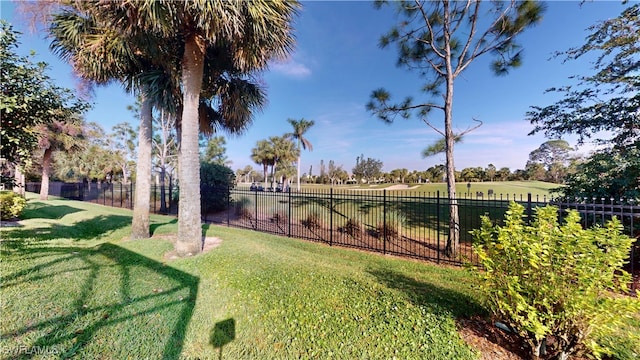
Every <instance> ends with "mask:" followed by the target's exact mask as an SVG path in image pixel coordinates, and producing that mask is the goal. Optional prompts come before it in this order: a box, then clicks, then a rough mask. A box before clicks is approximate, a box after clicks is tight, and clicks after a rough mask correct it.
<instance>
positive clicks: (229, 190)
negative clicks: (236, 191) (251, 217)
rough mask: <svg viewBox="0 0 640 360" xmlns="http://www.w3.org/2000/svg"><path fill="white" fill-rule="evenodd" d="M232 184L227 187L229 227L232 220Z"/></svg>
mask: <svg viewBox="0 0 640 360" xmlns="http://www.w3.org/2000/svg"><path fill="white" fill-rule="evenodd" d="M231 186H232V185H231V184H229V185H227V227H229V226H230V225H229V223H230V219H229V217H230V216H231V214H230V213H231V211H232V210H231Z"/></svg>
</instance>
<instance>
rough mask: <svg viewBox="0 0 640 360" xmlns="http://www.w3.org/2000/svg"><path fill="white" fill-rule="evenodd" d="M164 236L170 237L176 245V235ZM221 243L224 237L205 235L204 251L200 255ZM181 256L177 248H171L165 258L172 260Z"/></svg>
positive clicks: (203, 241)
mask: <svg viewBox="0 0 640 360" xmlns="http://www.w3.org/2000/svg"><path fill="white" fill-rule="evenodd" d="M162 238H165V239H169V240H170V241H171V243H173V244H174V245H175V242H176V238H175V235H172V236H162ZM220 244H222V239H220V238H218V237H211V236H207V237H204V238H203V240H202V252H200V253H199V254H198V255H200V254H206V253H208V252H209V251H211V250H213V249H215V248H216V247H218V246H220ZM180 258H181V257H180V256H178V253H177V252H176V250H175V249H174V250H171V251H168V252H166V253H165V254H164V259H165V260H168V261H171V260H176V259H180Z"/></svg>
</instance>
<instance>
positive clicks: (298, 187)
mask: <svg viewBox="0 0 640 360" xmlns="http://www.w3.org/2000/svg"><path fill="white" fill-rule="evenodd" d="M299 148H300V146H298V149H299ZM297 180H298V186H297V189H298V192H300V155H298V178H297Z"/></svg>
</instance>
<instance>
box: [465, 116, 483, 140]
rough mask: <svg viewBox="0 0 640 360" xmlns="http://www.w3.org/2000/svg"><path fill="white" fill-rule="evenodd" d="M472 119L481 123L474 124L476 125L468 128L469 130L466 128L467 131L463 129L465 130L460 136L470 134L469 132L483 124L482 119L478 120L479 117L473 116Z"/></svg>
mask: <svg viewBox="0 0 640 360" xmlns="http://www.w3.org/2000/svg"><path fill="white" fill-rule="evenodd" d="M471 119H472V120H473V121H476V122H478V123H479V124H477V125H476V126H474V127H471V128H467V130H465V131H463V132H461V133H460V134H459V135H460V136H463V135H466V134H468V133H470V132H472V131H473V130H475V129H477V128H479V127H480V126H482V120H478V119H476V118H471Z"/></svg>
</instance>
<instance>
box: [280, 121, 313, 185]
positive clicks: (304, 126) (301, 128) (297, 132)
mask: <svg viewBox="0 0 640 360" xmlns="http://www.w3.org/2000/svg"><path fill="white" fill-rule="evenodd" d="M287 121H288V122H289V124H291V126H293V132H292V133H288V134H287V135H286V136H287V137H291V138H293V139H296V140H297V141H298V153H299V154H300V153H301V152H302V150H301V148H300V147H301V146H302V149H304V150H307V149H309V151H312V150H313V146H312V145H311V142H310V141H309V139H307V138H305V137H304V134H305V133H306V132H307V130H309V128H310V127H312V126H313V124H315V122H314V121H313V120H305V119H304V118H303V119H300V120H295V119H287ZM297 180H298V182H297V184H298V185H297V189H298V191H300V155H298V178H297Z"/></svg>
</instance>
